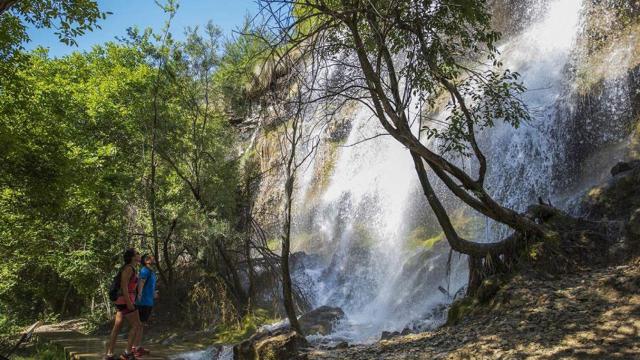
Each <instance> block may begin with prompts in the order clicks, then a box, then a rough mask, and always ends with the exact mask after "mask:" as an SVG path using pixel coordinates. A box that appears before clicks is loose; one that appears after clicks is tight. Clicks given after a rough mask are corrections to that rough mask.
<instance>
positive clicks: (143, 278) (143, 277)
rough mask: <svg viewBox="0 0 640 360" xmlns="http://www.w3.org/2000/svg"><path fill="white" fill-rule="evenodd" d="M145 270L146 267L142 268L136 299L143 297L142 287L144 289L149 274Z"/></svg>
mask: <svg viewBox="0 0 640 360" xmlns="http://www.w3.org/2000/svg"><path fill="white" fill-rule="evenodd" d="M145 270H146V269H145V268H142V270H140V276H139V280H138V295H137V296H136V301H140V299H142V289H144V283H146V282H147V277H148V274H147V271H145Z"/></svg>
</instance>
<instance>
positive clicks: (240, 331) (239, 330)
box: [214, 309, 280, 344]
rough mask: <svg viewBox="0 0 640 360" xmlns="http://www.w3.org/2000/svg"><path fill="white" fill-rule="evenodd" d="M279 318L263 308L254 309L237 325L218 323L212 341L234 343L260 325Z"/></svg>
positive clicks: (254, 330) (252, 332)
mask: <svg viewBox="0 0 640 360" xmlns="http://www.w3.org/2000/svg"><path fill="white" fill-rule="evenodd" d="M279 320H280V319H278V318H276V317H274V316H273V315H272V314H271V313H269V312H268V311H267V310H265V309H256V310H255V311H254V312H253V314H249V315H247V316H245V317H244V319H242V321H241V322H240V324H237V325H219V326H218V328H217V329H216V334H215V337H214V342H215V343H218V344H235V343H238V342H241V341H242V340H245V339H247V338H249V337H250V336H251V335H253V334H254V333H255V332H256V331H257V330H258V328H260V326H262V325H265V324H272V323H274V322H277V321H279Z"/></svg>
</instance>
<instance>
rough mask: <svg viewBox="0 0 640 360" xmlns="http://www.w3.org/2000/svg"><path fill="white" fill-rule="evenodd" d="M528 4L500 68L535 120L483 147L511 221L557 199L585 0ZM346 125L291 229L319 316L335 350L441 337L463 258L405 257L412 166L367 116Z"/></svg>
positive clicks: (412, 205)
mask: <svg viewBox="0 0 640 360" xmlns="http://www.w3.org/2000/svg"><path fill="white" fill-rule="evenodd" d="M535 5H536V6H537V8H544V10H543V11H539V16H537V18H533V19H532V20H531V21H530V23H529V24H528V25H527V26H525V27H524V28H523V30H522V31H520V32H519V33H518V34H516V35H515V36H512V37H510V38H507V39H505V41H504V43H502V44H501V45H500V51H501V53H502V60H503V62H504V64H505V66H506V67H508V68H510V69H512V70H514V71H518V72H519V73H521V75H522V80H523V81H524V83H525V85H526V86H527V87H528V89H529V91H528V92H527V93H526V94H525V96H524V101H525V103H526V104H527V106H528V107H529V108H530V109H531V111H532V115H533V116H532V121H531V122H530V123H527V124H523V125H522V126H521V127H520V128H518V129H514V128H512V127H509V126H505V125H498V126H496V127H495V128H494V129H491V130H489V131H487V132H486V133H485V134H483V136H482V139H481V145H482V147H483V149H484V150H485V152H486V153H487V155H488V158H489V163H490V168H489V173H488V185H489V189H490V191H491V192H492V193H493V194H494V196H496V198H498V199H500V200H501V201H503V202H504V203H505V204H506V205H507V206H510V207H513V208H515V209H517V210H523V207H525V206H526V205H528V204H529V203H531V202H532V201H534V200H535V199H537V197H538V196H540V197H543V198H545V199H549V198H551V197H552V196H556V195H557V194H558V192H559V191H560V188H559V187H558V188H553V187H552V186H551V185H550V184H552V182H551V179H553V178H555V174H554V173H553V172H554V171H556V170H557V169H558V166H560V165H561V164H562V163H563V161H565V162H566V161H567V159H566V154H565V153H564V151H565V150H566V149H565V148H564V147H563V146H562V144H557V143H554V141H558V136H556V133H557V132H558V131H561V127H562V123H561V122H560V121H559V120H558V116H559V113H560V110H561V109H562V108H563V107H564V108H567V107H568V106H569V107H570V105H567V104H566V100H567V98H568V97H569V96H570V93H571V86H572V83H571V82H572V81H573V80H572V78H571V75H570V73H569V72H568V71H567V67H568V64H569V63H570V61H571V56H572V50H573V48H574V45H575V42H576V36H577V35H578V34H579V32H580V29H581V14H582V1H580V0H555V1H554V0H551V1H547V2H544V1H537V2H536V4H535ZM347 116H348V117H349V118H350V119H351V122H352V127H351V131H350V133H349V135H348V138H347V139H346V141H345V143H344V144H342V145H341V146H340V147H339V149H338V152H337V157H336V159H335V166H334V168H333V172H332V174H331V176H330V179H329V183H328V186H326V187H325V188H324V189H323V192H322V193H321V195H320V196H319V198H318V199H317V200H316V202H315V204H314V206H313V208H311V209H310V208H309V207H308V206H307V207H305V206H304V204H302V206H301V207H299V208H298V212H299V213H300V214H299V215H300V216H299V218H300V219H299V220H298V222H297V223H296V228H295V230H296V232H297V234H299V235H300V234H304V236H303V237H304V238H305V245H301V246H298V248H300V249H302V250H305V251H307V252H311V253H313V252H315V253H317V254H319V256H318V257H313V261H309V262H308V264H306V265H307V266H306V268H305V269H306V270H305V271H306V274H307V275H308V276H310V277H311V278H312V279H313V280H314V290H313V295H314V296H313V302H314V305H316V306H320V305H330V306H340V307H341V308H342V309H343V310H344V311H345V313H346V315H347V318H348V319H347V320H346V321H344V322H343V323H342V324H339V326H338V329H337V331H336V332H335V333H334V334H332V335H330V336H329V337H330V338H333V339H339V340H343V339H346V340H349V341H355V342H370V341H374V340H377V339H378V338H379V337H380V333H381V332H382V331H383V330H388V331H400V330H403V329H404V328H405V327H411V328H417V329H425V328H429V327H433V326H437V325H439V324H441V323H442V322H443V321H444V320H445V318H444V316H445V315H444V314H443V311H442V310H443V306H442V305H443V304H447V303H450V302H451V301H452V296H453V295H454V294H455V293H456V292H457V291H458V290H459V289H461V288H462V287H463V286H465V282H466V273H465V259H463V258H460V257H459V256H458V255H455V254H454V255H453V256H452V260H451V264H450V265H451V269H450V271H448V270H449V269H447V263H448V262H449V258H448V255H449V248H448V246H446V244H442V243H444V242H441V243H437V245H435V246H434V247H433V248H431V249H430V250H425V249H424V248H418V249H416V248H412V247H410V246H407V245H408V244H407V242H408V239H409V238H410V237H411V233H412V231H414V230H415V229H412V228H410V227H411V226H410V225H409V224H410V223H411V222H412V221H411V220H410V219H415V218H416V216H417V215H416V214H414V213H415V211H416V209H424V207H426V206H427V204H426V201H425V199H424V197H423V195H422V193H421V191H420V189H419V184H418V181H417V177H416V175H415V170H414V169H413V164H412V161H411V157H410V156H409V153H408V152H407V150H406V149H404V148H403V147H402V146H400V145H399V144H398V143H397V142H396V141H395V140H393V139H391V138H390V137H388V136H378V134H381V133H383V132H384V131H383V129H382V128H381V127H380V126H379V125H378V123H377V120H376V119H375V118H372V113H371V112H370V111H369V110H368V109H366V108H365V107H364V106H355V107H354V108H353V109H352V110H351V112H350V113H349V114H347ZM368 138H370V140H367V141H364V142H362V140H364V139H368ZM352 144H357V145H353V146H351V145H352ZM307 176H308V175H307ZM299 197H301V198H306V196H305V195H304V194H300V195H299ZM444 199H445V201H446V199H447V197H446V196H445V197H444ZM554 199H555V198H554ZM422 211H424V210H422ZM417 217H419V216H417ZM414 225H415V224H414ZM431 226H433V225H431ZM481 226H482V227H483V229H482V233H485V234H486V237H491V236H492V234H495V232H494V230H493V229H490V228H493V227H495V224H491V223H490V222H486V223H482V224H481ZM478 232H480V231H478ZM309 238H311V239H312V240H309ZM443 290H444V291H443Z"/></svg>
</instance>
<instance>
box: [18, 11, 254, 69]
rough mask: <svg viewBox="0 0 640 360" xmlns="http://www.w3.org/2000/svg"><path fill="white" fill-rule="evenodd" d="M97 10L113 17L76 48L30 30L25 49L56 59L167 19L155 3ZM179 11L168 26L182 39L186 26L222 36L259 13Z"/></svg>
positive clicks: (44, 31) (45, 31) (158, 25)
mask: <svg viewBox="0 0 640 360" xmlns="http://www.w3.org/2000/svg"><path fill="white" fill-rule="evenodd" d="M98 4H99V6H100V9H101V10H103V11H110V12H112V13H113V14H112V15H109V16H107V19H106V20H103V21H102V22H101V23H100V24H101V26H102V29H96V30H94V31H93V32H91V33H88V34H85V35H84V36H82V37H79V38H77V41H78V46H77V47H76V46H67V45H65V44H62V43H60V42H59V41H58V39H57V37H56V36H55V35H54V34H53V32H54V31H53V30H51V29H35V28H33V29H29V36H30V37H31V42H30V43H28V44H26V46H25V47H26V48H27V49H33V48H35V47H37V46H43V47H46V48H49V55H50V56H54V57H58V56H64V55H67V54H70V53H71V52H73V51H77V50H90V49H91V47H92V46H93V45H97V44H102V43H104V42H107V41H109V40H113V39H114V38H115V37H116V36H124V35H126V29H127V28H128V27H131V26H134V25H137V26H138V27H140V28H145V27H152V28H154V29H155V30H159V29H160V28H161V27H162V26H163V25H164V23H165V21H166V16H165V14H164V13H163V12H162V10H161V9H160V8H159V7H158V6H157V5H156V4H155V2H154V0H98ZM179 4H180V7H179V8H178V12H177V13H176V16H175V18H174V20H173V21H172V24H171V29H172V32H173V33H174V35H175V36H176V37H177V38H182V33H183V29H184V28H185V27H187V26H191V27H194V26H196V25H200V26H202V25H205V24H206V23H207V21H209V20H211V21H213V23H214V24H216V25H218V26H219V27H221V28H222V30H223V31H224V33H225V35H227V36H231V34H232V31H233V30H235V29H236V28H238V27H239V26H241V25H242V22H243V19H244V17H245V15H247V14H251V15H255V14H256V12H257V9H258V5H257V3H256V0H179Z"/></svg>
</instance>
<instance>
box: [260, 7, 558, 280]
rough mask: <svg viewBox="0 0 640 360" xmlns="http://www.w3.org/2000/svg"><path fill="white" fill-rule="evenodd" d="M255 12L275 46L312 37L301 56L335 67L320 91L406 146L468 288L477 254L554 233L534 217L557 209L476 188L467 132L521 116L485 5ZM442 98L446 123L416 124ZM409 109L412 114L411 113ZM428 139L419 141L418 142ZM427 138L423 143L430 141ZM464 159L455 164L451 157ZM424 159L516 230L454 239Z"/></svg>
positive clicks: (482, 160) (477, 167)
mask: <svg viewBox="0 0 640 360" xmlns="http://www.w3.org/2000/svg"><path fill="white" fill-rule="evenodd" d="M261 4H262V10H263V13H264V14H266V17H267V18H268V20H267V21H268V23H269V24H272V25H271V26H272V28H273V29H274V34H277V35H278V36H277V41H278V42H279V44H284V43H287V44H291V46H292V47H299V46H300V44H304V43H306V42H314V43H316V44H317V45H316V46H314V47H306V49H310V50H311V51H310V52H307V53H306V54H305V55H304V56H309V57H313V58H314V59H316V61H319V62H323V63H324V64H325V66H326V67H327V68H334V69H338V70H337V71H339V74H340V76H339V77H336V79H335V81H333V82H331V83H330V84H329V85H327V86H326V87H325V90H326V91H327V94H328V95H327V97H329V98H330V97H333V98H343V99H347V100H351V101H358V102H360V103H362V104H364V105H365V106H367V107H368V108H369V109H370V110H371V111H372V112H373V113H374V114H375V116H376V118H377V119H378V121H379V123H380V124H381V125H382V127H383V128H384V129H385V131H386V132H387V133H388V134H389V135H391V136H392V137H393V138H394V139H395V140H397V141H398V142H400V143H401V144H403V145H404V146H406V147H407V149H409V151H410V153H411V156H412V157H413V159H414V163H415V168H416V172H417V174H418V177H419V179H420V183H421V185H422V188H423V190H424V193H425V196H426V198H427V201H428V203H429V205H430V206H431V208H432V210H433V211H434V213H435V215H436V217H437V219H438V222H439V224H440V226H441V227H442V229H443V231H444V233H445V235H446V237H447V240H448V242H449V244H450V245H451V247H452V249H453V250H455V251H458V252H461V253H463V254H467V255H469V257H470V264H471V269H470V286H469V289H470V291H473V290H474V288H475V287H476V286H477V285H478V283H479V279H478V276H476V275H477V274H478V273H479V271H478V268H479V267H480V266H482V263H483V260H482V259H485V258H486V257H491V259H493V260H495V261H497V262H500V261H501V260H500V259H502V260H504V261H508V260H509V256H510V255H513V253H514V251H515V249H516V248H517V247H518V246H521V244H522V243H523V242H522V241H521V240H522V239H523V238H525V237H534V238H538V239H548V238H556V237H557V236H558V234H557V229H554V228H552V227H550V226H546V225H544V224H542V223H540V221H539V219H538V218H537V216H538V215H541V214H547V215H548V214H550V213H557V211H556V210H555V209H552V208H550V207H548V206H543V205H537V206H536V207H535V208H532V209H531V211H530V212H529V213H518V212H517V211H515V210H513V209H510V208H508V207H505V206H503V205H501V204H500V203H499V202H498V201H496V200H495V199H494V198H493V197H492V195H491V194H490V192H489V191H488V190H487V187H486V185H485V176H486V172H487V159H486V157H485V155H484V153H483V152H482V149H481V148H480V145H479V144H478V141H477V139H476V137H477V133H478V132H481V131H482V130H484V129H486V128H488V127H491V126H493V125H494V124H495V123H496V122H498V121H503V122H505V123H508V124H511V125H512V126H515V127H517V126H518V125H519V124H520V122H521V121H526V120H527V119H528V116H529V115H528V112H527V109H526V106H525V105H524V104H523V103H522V102H521V101H520V99H519V95H520V94H521V93H522V92H523V91H524V87H523V85H522V84H521V83H519V82H518V79H519V75H518V74H517V73H514V72H511V71H510V70H508V69H506V70H504V69H502V64H501V63H500V61H499V60H498V51H497V48H496V46H495V43H496V41H497V40H498V39H499V34H498V33H497V32H495V31H493V30H492V29H491V25H490V15H489V12H488V10H487V6H486V3H485V2H484V1H479V0H445V1H431V0H427V1H416V0H392V1H388V0H378V1H376V0H371V1H369V0H367V1H362V0H300V1H289V0H264V1H261ZM442 98H446V99H448V104H447V109H446V110H447V111H446V114H447V115H446V119H445V120H444V121H429V120H428V121H427V122H425V123H421V124H419V128H416V126H412V125H413V124H414V123H415V122H417V121H418V119H417V117H416V116H415V115H416V114H419V113H437V112H439V111H440V107H439V103H440V99H442ZM414 110H415V111H414ZM421 134H425V135H426V137H427V138H428V139H436V140H438V141H437V142H435V143H439V145H435V146H434V145H427V144H425V143H424V142H423V141H421V139H420V135H421ZM432 143H433V142H432ZM460 157H462V158H467V159H469V160H471V161H472V166H471V169H465V168H463V167H461V166H459V165H457V163H456V162H455V161H454V159H455V158H460ZM425 163H426V165H427V166H428V167H429V168H430V169H431V170H432V171H433V173H434V174H435V175H436V176H437V178H438V179H439V180H440V181H442V182H443V184H444V185H445V186H446V187H447V188H448V189H449V191H451V192H452V193H453V194H454V195H455V196H456V197H458V198H459V199H460V200H462V201H463V202H464V203H465V204H466V205H468V206H470V207H471V208H472V209H474V210H476V211H477V212H479V213H480V214H482V215H484V216H487V217H489V218H491V219H493V220H495V221H497V222H499V223H503V224H506V225H508V226H509V227H511V228H512V229H514V230H515V231H516V233H515V234H513V235H511V236H508V237H506V238H504V239H498V240H496V241H494V242H490V243H480V242H474V241H472V240H468V239H464V238H462V237H461V236H459V235H458V233H457V232H456V230H455V228H454V227H453V226H452V224H451V221H450V218H449V215H448V214H447V211H446V210H445V209H444V207H443V206H442V204H441V203H440V200H439V198H438V195H437V194H436V193H435V191H434V190H433V187H432V186H431V184H430V179H429V176H427V172H426V168H425Z"/></svg>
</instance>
